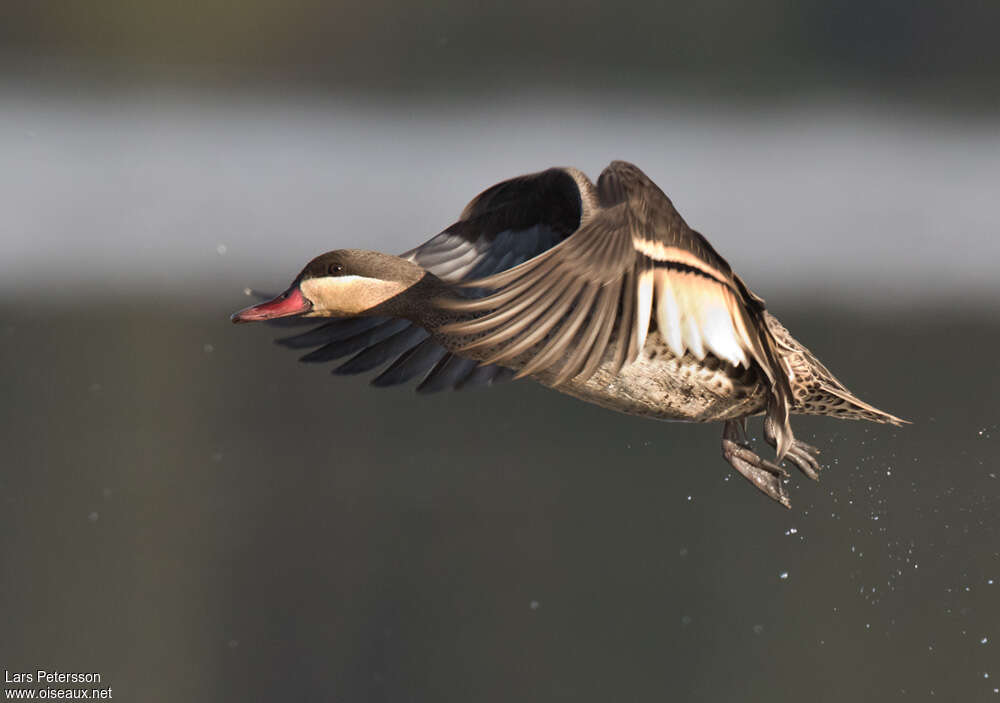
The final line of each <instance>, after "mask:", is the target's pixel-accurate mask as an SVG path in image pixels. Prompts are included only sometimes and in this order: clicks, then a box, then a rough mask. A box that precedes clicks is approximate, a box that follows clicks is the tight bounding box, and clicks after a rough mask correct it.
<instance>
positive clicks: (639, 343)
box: [231, 161, 907, 508]
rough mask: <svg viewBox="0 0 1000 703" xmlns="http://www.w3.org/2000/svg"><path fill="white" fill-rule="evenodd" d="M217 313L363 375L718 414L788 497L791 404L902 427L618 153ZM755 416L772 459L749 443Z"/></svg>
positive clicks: (768, 490)
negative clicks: (847, 382)
mask: <svg viewBox="0 0 1000 703" xmlns="http://www.w3.org/2000/svg"><path fill="white" fill-rule="evenodd" d="M268 298H270V296H268ZM231 319H232V321H233V322H236V323H245V322H255V321H266V322H269V323H271V324H275V325H279V326H286V327H289V326H290V327H299V326H302V325H309V326H310V328H309V329H307V330H304V331H303V330H302V329H296V330H294V334H291V335H289V336H286V337H283V338H281V339H279V340H278V342H279V343H280V344H282V345H284V346H286V347H290V348H293V349H308V350H310V351H308V353H306V354H305V356H303V357H302V361H304V362H307V363H319V362H329V361H333V360H336V359H342V358H343V357H349V358H348V359H347V360H346V361H344V362H342V363H340V364H339V365H338V366H337V367H336V368H335V369H334V372H335V373H337V374H355V373H362V372H368V371H373V370H375V369H379V370H380V373H379V374H378V375H377V376H375V378H374V379H373V380H372V384H373V385H375V386H393V385H397V384H401V383H406V382H408V381H411V380H414V379H419V384H418V386H417V390H418V391H420V392H434V391H441V390H445V389H461V388H468V387H475V386H490V385H494V384H498V383H501V382H504V381H507V380H510V379H515V378H525V377H527V378H531V379H533V380H535V381H537V382H540V383H542V384H544V385H546V386H549V387H551V388H553V389H555V390H557V391H560V392H562V393H565V394H568V395H570V396H573V397H575V398H578V399H580V400H583V401H585V402H588V403H594V404H596V405H599V406H602V407H604V408H607V409H610V410H614V411H617V412H621V413H626V414H629V415H634V416H639V417H645V418H652V419H658V420H667V421H683V422H701V423H704V422H720V423H722V426H723V429H722V440H721V450H722V455H723V458H724V459H725V461H726V462H727V463H728V464H729V465H730V466H731V467H732V468H733V469H735V470H736V472H738V473H739V474H740V475H741V476H743V477H744V478H746V479H747V480H748V481H749V482H750V483H752V484H753V485H754V486H755V487H756V488H758V489H759V490H760V491H761V492H762V493H763V494H764V495H766V496H767V497H769V498H771V499H772V500H774V501H777V502H778V503H780V504H781V505H783V506H785V507H786V508H790V507H791V501H790V499H789V492H788V488H787V482H788V481H787V478H788V472H787V470H786V469H785V468H784V467H783V466H782V463H783V462H787V463H789V464H791V465H792V466H794V467H796V468H797V469H798V470H800V471H801V472H802V473H803V474H805V475H806V476H807V477H809V478H811V479H814V480H818V478H819V472H820V469H821V466H820V464H819V461H818V459H817V456H818V455H819V450H818V449H817V448H816V447H814V446H812V445H810V444H807V443H806V442H803V441H801V440H799V439H797V438H796V437H795V436H794V433H793V431H792V427H791V416H792V415H796V414H805V415H825V416H829V417H834V418H839V419H842V420H865V421H869V422H874V423H880V424H889V425H896V426H900V425H903V424H906V422H907V421H905V420H902V419H900V418H898V417H896V416H894V415H892V414H890V413H887V412H884V411H882V410H879V409H878V408H876V407H874V406H872V405H870V404H868V403H866V402H864V401H862V400H861V399H860V398H858V397H857V396H855V395H854V394H852V393H851V392H850V391H849V390H848V389H847V388H846V387H845V386H844V385H843V384H842V383H841V382H840V381H838V380H837V378H836V377H835V376H834V375H833V374H832V373H831V372H830V371H829V370H828V369H827V368H826V367H825V366H824V365H823V364H822V363H821V362H820V361H819V360H818V359H817V358H816V356H815V355H814V354H813V353H812V352H810V351H809V349H807V348H806V347H805V346H804V345H802V344H801V343H800V342H798V341H797V340H796V339H795V338H794V337H792V335H791V334H790V333H789V332H788V330H787V329H786V328H785V327H784V326H783V325H782V324H781V323H780V322H779V321H778V319H777V318H776V317H775V316H774V315H772V314H771V313H770V312H769V311H768V309H767V307H766V306H765V302H764V300H763V299H762V298H761V297H759V296H758V295H756V294H754V293H753V292H752V291H751V290H750V288H749V287H748V286H747V285H746V283H744V282H743V280H742V279H741V278H740V276H738V275H737V274H736V273H735V272H734V271H733V269H732V268H731V267H730V265H729V264H728V263H727V262H726V260H725V259H723V258H722V256H720V255H719V254H718V252H716V250H715V248H714V247H713V246H712V245H711V244H710V243H709V242H708V240H707V239H706V238H705V237H704V236H702V235H701V234H700V233H699V232H697V231H695V230H694V229H692V228H691V227H689V226H688V224H687V223H686V222H685V221H684V219H683V218H682V217H681V215H680V214H679V213H678V211H677V210H676V208H675V207H674V205H673V203H672V202H671V200H670V199H669V198H668V197H667V195H666V194H665V193H664V192H663V191H662V190H661V189H660V188H659V187H658V186H657V185H656V184H655V183H654V182H653V181H652V180H651V179H650V178H649V177H648V176H647V175H646V174H645V173H644V172H643V171H642V170H640V169H639V168H638V167H637V166H635V165H634V164H631V163H629V162H626V161H613V162H612V163H611V164H610V165H609V166H608V167H607V168H605V169H604V170H603V171H602V172H601V174H600V176H599V177H598V179H597V182H596V183H594V182H593V181H591V180H590V179H589V178H588V177H587V176H586V175H585V174H584V173H583V172H582V171H580V170H578V169H576V168H571V167H556V168H549V169H547V170H544V171H540V172H537V173H531V174H527V175H523V176H518V177H516V178H511V179H508V180H505V181H502V182H500V183H498V184H496V185H494V186H492V187H490V188H487V189H486V190H484V191H483V192H482V193H480V194H479V195H477V196H476V197H475V198H473V199H472V201H471V202H470V203H469V204H468V205H467V206H466V207H465V209H464V210H462V212H461V214H460V215H459V217H458V220H457V221H456V222H455V223H454V224H452V225H451V226H449V227H447V228H446V229H444V230H443V231H441V232H440V233H439V234H437V235H435V236H433V237H431V238H430V239H429V240H428V241H426V242H424V243H423V244H421V245H420V246H417V247H415V248H413V249H410V250H409V251H406V252H404V253H402V254H400V255H398V256H397V255H389V254H384V253H381V252H375V251H367V250H361V249H340V250H334V251H329V252H326V253H324V254H321V255H319V256H317V257H315V258H314V259H312V260H311V261H310V262H309V263H307V264H306V266H305V267H304V268H303V269H302V271H301V272H300V273H299V274H298V276H297V277H295V279H294V280H293V281H292V283H291V285H290V286H289V287H288V289H287V290H285V291H284V292H283V293H281V294H280V295H278V296H276V297H273V299H267V300H265V301H264V302H260V303H257V304H255V305H252V306H250V307H247V308H245V309H243V310H241V311H239V312H237V313H235V314H234V315H233V316H232V318H231ZM755 416H763V435H764V438H765V440H766V441H767V443H768V444H769V445H771V446H772V447H773V448H774V450H775V460H774V461H771V460H769V459H765V458H763V457H761V456H760V455H759V454H758V453H756V452H755V451H753V449H751V447H750V445H749V442H748V440H749V437H748V429H747V428H748V424H747V423H748V420H749V419H750V418H751V417H755Z"/></svg>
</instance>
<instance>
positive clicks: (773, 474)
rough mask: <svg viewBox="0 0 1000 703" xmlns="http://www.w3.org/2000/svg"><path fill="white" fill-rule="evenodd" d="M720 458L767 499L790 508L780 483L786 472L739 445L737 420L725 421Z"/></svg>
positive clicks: (789, 502) (784, 490)
mask: <svg viewBox="0 0 1000 703" xmlns="http://www.w3.org/2000/svg"><path fill="white" fill-rule="evenodd" d="M790 453H791V452H789V454H790ZM722 456H724V457H725V458H726V461H728V462H729V464H730V466H732V467H733V468H734V469H736V470H737V471H738V472H739V473H740V475H741V476H743V477H744V478H745V479H747V480H748V481H750V483H752V484H753V485H755V486H756V487H757V488H758V489H759V490H760V491H762V492H763V493H764V494H765V495H766V496H767V497H768V498H771V499H772V500H776V501H778V502H779V503H781V504H782V505H784V506H785V507H786V508H791V507H792V503H791V500H790V499H789V497H788V489H787V488H786V487H785V484H784V482H783V481H782V479H783V478H785V477H786V476H788V472H787V471H785V470H784V469H783V468H781V467H780V466H778V465H777V464H775V463H774V462H770V461H767V460H766V459H761V458H760V457H759V456H757V455H756V454H755V453H754V452H753V451H751V450H750V449H748V448H747V447H745V446H743V445H742V444H740V431H739V421H738V420H729V421H727V422H726V424H725V428H724V429H723V430H722Z"/></svg>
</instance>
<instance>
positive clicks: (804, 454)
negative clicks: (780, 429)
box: [764, 418, 822, 481]
mask: <svg viewBox="0 0 1000 703" xmlns="http://www.w3.org/2000/svg"><path fill="white" fill-rule="evenodd" d="M764 439H766V440H767V443H768V444H770V445H771V446H772V447H777V446H778V440H777V438H776V435H775V432H774V425H773V424H771V419H770V418H766V419H765V420H764ZM817 454H819V449H817V448H816V447H814V446H813V445H811V444H806V443H805V442H801V441H799V440H797V439H796V440H794V441H793V442H792V446H791V448H790V449H789V450H788V453H787V454H785V458H786V459H788V461H790V462H792V463H793V464H794V465H795V468H797V469H798V470H799V471H801V472H802V473H804V474H805V475H806V476H808V477H809V478H811V479H812V480H813V481H819V471H820V468H822V467H820V465H819V462H818V461H816V455H817Z"/></svg>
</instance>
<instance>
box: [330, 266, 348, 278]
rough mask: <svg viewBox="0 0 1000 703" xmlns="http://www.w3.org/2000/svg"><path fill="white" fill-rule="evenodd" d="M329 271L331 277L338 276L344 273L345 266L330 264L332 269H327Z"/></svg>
mask: <svg viewBox="0 0 1000 703" xmlns="http://www.w3.org/2000/svg"><path fill="white" fill-rule="evenodd" d="M327 271H329V273H330V275H331V276H336V275H337V274H339V273H343V271H344V266H343V264H330V267H329V268H328V269H327Z"/></svg>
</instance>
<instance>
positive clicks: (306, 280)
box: [231, 249, 428, 322]
mask: <svg viewBox="0 0 1000 703" xmlns="http://www.w3.org/2000/svg"><path fill="white" fill-rule="evenodd" d="M426 276H428V274H427V272H426V271H424V269H422V268H420V267H419V266H417V265H416V264H414V263H413V262H411V261H409V260H407V259H401V258H399V257H398V256H389V255H388V254H380V253H379V252H376V251H364V250H361V249H338V250H337V251H329V252H327V253H325V254H321V255H320V256H317V257H316V258H315V259H313V260H312V261H310V262H309V263H308V264H306V267H305V268H304V269H302V273H300V274H299V275H298V276H297V277H296V279H295V280H294V281H293V282H292V285H291V286H289V288H288V290H286V291H285V292H284V293H282V294H281V295H279V296H278V297H277V298H275V299H274V300H270V301H268V302H266V303H261V304H259V305H252V306H250V307H248V308H245V309H243V310H240V311H239V312H238V313H236V314H234V315H233V316H232V318H231V319H232V321H233V322H257V321H259V320H273V319H275V318H279V317H292V316H299V317H355V316H358V315H374V314H392V315H399V314H401V312H403V311H402V310H396V309H395V308H396V307H399V305H398V304H397V305H394V301H395V302H396V303H399V301H400V299H401V296H402V294H403V293H404V292H406V291H408V290H410V289H411V288H413V286H415V285H416V284H417V283H419V282H420V281H421V280H422V279H424V278H425V277H426Z"/></svg>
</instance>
